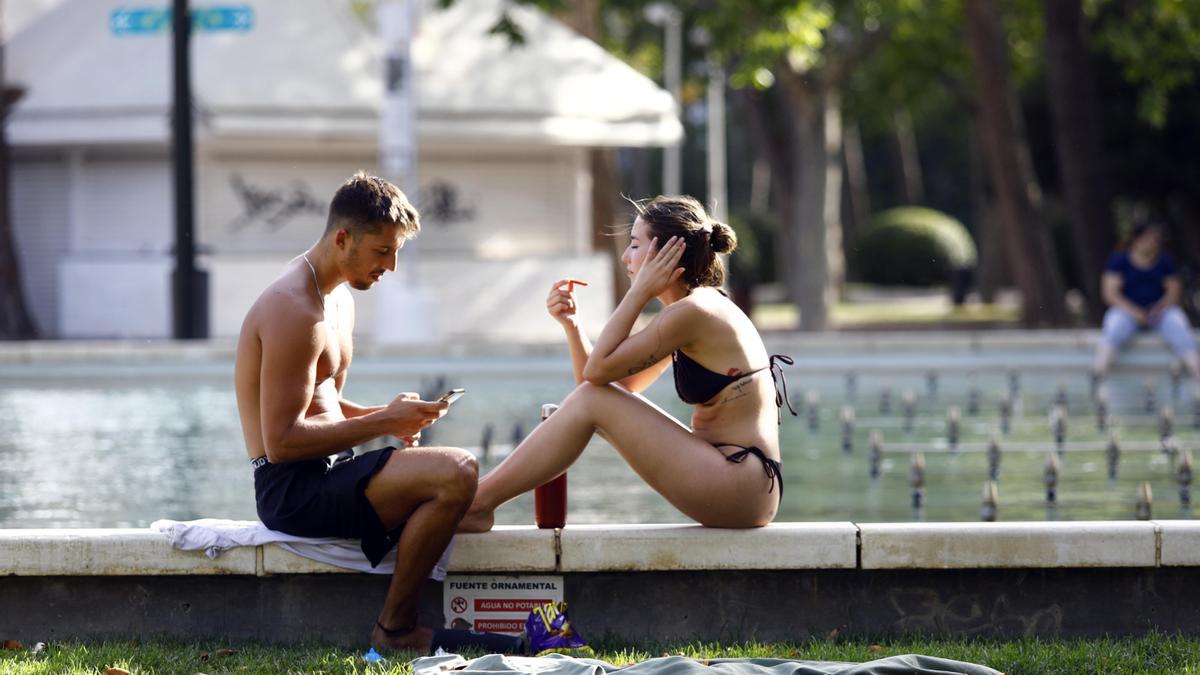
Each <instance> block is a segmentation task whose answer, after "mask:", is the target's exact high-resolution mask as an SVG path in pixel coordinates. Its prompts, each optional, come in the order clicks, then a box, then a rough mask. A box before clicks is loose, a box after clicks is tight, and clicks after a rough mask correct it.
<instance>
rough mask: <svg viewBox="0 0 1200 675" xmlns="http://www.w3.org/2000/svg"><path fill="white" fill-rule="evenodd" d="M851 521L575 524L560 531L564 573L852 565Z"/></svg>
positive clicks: (853, 533)
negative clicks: (748, 526)
mask: <svg viewBox="0 0 1200 675" xmlns="http://www.w3.org/2000/svg"><path fill="white" fill-rule="evenodd" d="M857 537H858V529H857V528H856V527H855V526H854V523H773V524H771V525H768V526H767V527H764V528H760V529H752V530H723V529H715V528H707V527H701V526H700V525H574V526H571V527H567V528H564V529H563V530H562V531H561V540H560V541H561V547H562V559H561V562H560V568H559V569H560V571H562V572H609V571H612V572H616V571H620V572H650V571H663V570H732V569H737V570H778V569H854V567H855V565H856V559H857V551H856V546H857V544H856V541H857Z"/></svg>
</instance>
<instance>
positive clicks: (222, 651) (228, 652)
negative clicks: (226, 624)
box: [213, 647, 237, 656]
mask: <svg viewBox="0 0 1200 675" xmlns="http://www.w3.org/2000/svg"><path fill="white" fill-rule="evenodd" d="M236 653H237V650H236V649H229V648H228V647H226V648H224V649H218V650H217V651H215V652H213V656H233V655H234V654H236Z"/></svg>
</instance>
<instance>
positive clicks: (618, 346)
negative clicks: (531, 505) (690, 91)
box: [459, 197, 795, 532]
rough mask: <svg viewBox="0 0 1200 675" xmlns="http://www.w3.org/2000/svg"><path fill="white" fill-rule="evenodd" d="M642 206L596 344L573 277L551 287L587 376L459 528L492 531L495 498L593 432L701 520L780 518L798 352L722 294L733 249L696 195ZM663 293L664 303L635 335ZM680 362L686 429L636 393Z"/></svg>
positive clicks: (518, 488) (535, 477)
mask: <svg viewBox="0 0 1200 675" xmlns="http://www.w3.org/2000/svg"><path fill="white" fill-rule="evenodd" d="M637 207H638V216H637V218H636V219H635V220H634V223H633V228H632V229H631V231H630V242H629V246H628V248H626V249H625V253H624V254H623V255H622V256H621V260H622V261H623V262H624V263H625V267H626V269H627V270H628V271H629V275H630V277H631V278H632V279H633V282H632V286H631V287H630V289H629V292H628V293H626V294H625V297H624V298H623V299H622V300H621V302H620V303H619V304H618V305H617V308H616V310H615V311H614V312H613V314H612V316H611V317H610V318H609V320H608V322H607V323H606V324H605V325H604V329H603V330H602V331H601V332H600V337H599V338H598V339H597V340H596V344H595V345H594V346H593V345H591V344H589V342H588V339H587V337H586V336H585V335H584V332H583V330H582V328H581V327H580V325H579V323H578V321H577V320H576V314H575V308H576V305H575V296H574V291H573V289H572V288H571V285H570V284H569V282H568V281H567V280H563V281H560V282H558V283H557V284H555V285H554V287H553V288H552V289H551V291H550V295H549V297H548V298H547V301H546V307H547V310H548V311H549V312H550V315H551V316H552V317H554V318H555V319H556V320H557V321H558V322H559V323H560V324H562V327H563V330H564V331H565V332H566V336H567V344H568V346H569V348H570V353H571V364H572V367H573V369H574V372H575V381H576V383H578V386H577V387H576V388H575V390H574V391H573V392H571V394H570V395H569V396H567V398H566V400H564V401H563V402H562V404H561V406H560V407H559V409H558V411H557V412H555V413H554V414H553V415H552V416H551V417H550V418H549V419H547V420H546V421H545V422H543V423H542V424H540V425H539V426H538V427H537V428H536V429H534V431H533V433H531V434H530V435H529V436H528V437H527V438H526V439H525V440H524V441H523V442H522V443H521V444H520V445H519V446H517V448H516V449H515V450H514V451H513V452H512V454H510V455H509V456H508V457H507V458H505V460H504V461H503V462H502V463H501V464H500V465H499V466H497V467H496V468H495V469H493V470H492V471H491V472H490V473H488V474H487V475H486V476H484V477H483V478H482V479H481V480H480V481H479V489H478V490H477V491H476V493H475V500H474V501H473V502H472V504H471V508H470V510H469V511H468V513H467V515H466V517H465V518H464V519H463V521H462V523H461V524H460V525H459V531H460V532H484V531H487V530H489V529H491V527H492V524H493V521H494V512H495V510H496V508H497V507H499V506H500V505H501V504H504V503H505V502H507V501H509V500H510V499H512V498H513V497H516V496H517V495H520V494H522V493H524V492H526V491H528V490H532V489H533V488H535V487H537V486H538V485H541V484H542V483H545V482H546V481H549V480H550V479H552V478H554V477H555V476H558V475H559V474H561V473H562V472H564V471H566V470H567V467H569V466H571V464H572V463H574V462H575V460H576V459H577V458H578V457H579V455H580V453H582V452H583V449H584V447H585V446H586V445H587V443H588V441H589V440H591V438H592V436H593V435H594V434H597V433H599V434H600V435H601V436H602V437H603V438H605V439H606V440H607V441H608V442H609V443H611V444H612V445H613V447H615V448H616V449H617V451H618V452H619V453H620V454H621V456H622V457H623V458H624V459H625V461H626V462H628V463H629V465H630V466H631V467H632V468H633V470H634V471H635V472H637V474H638V475H639V476H641V477H642V479H643V480H645V481H646V483H648V484H649V485H650V487H652V488H654V489H655V490H656V491H658V492H659V493H660V494H661V495H662V496H663V497H665V498H666V499H667V501H669V502H670V503H671V504H673V505H674V506H675V507H676V508H678V509H679V510H680V511H681V512H683V513H684V514H685V515H687V516H688V517H689V518H692V519H693V520H695V521H696V522H698V523H700V524H702V525H706V526H709V527H729V528H747V527H761V526H763V525H766V524H767V523H769V522H771V520H772V519H773V518H774V517H775V514H776V512H777V511H778V508H779V499H780V496H781V495H782V494H783V474H782V471H781V463H780V458H779V422H780V417H779V410H778V409H777V406H779V405H782V404H783V403H786V402H787V391H786V385H783V382H782V374H783V373H782V370H781V369H780V368H781V367H780V366H779V363H778V362H779V361H782V362H784V363H789V364H790V363H791V359H789V358H788V357H786V356H768V354H767V350H766V348H765V347H764V346H763V341H762V338H761V337H760V336H759V334H758V331H757V329H755V327H754V324H753V323H751V322H750V319H749V317H747V316H746V315H745V314H744V313H743V312H742V311H741V310H740V309H738V307H737V306H736V305H735V304H734V303H733V302H732V301H731V300H730V299H729V298H728V297H726V295H725V294H724V293H723V292H722V291H721V290H720V288H721V285H722V284H723V283H724V282H725V268H724V265H723V264H722V262H721V260H720V258H718V257H717V254H719V253H728V252H730V251H732V250H733V249H734V248H735V247H736V246H737V239H736V238H735V236H734V233H733V230H732V229H731V228H730V227H729V226H728V225H726V224H724V223H719V222H715V221H714V220H712V219H711V218H709V216H708V214H706V213H705V211H704V208H703V207H702V206H701V205H700V204H699V203H698V202H697V201H696V200H695V199H692V198H691V197H657V198H655V199H653V200H651V201H649V202H645V203H640V204H637ZM654 298H658V300H659V301H660V302H662V304H663V309H662V310H661V311H660V312H658V314H657V315H655V317H654V318H653V319H652V320H651V321H650V322H649V323H648V324H647V325H646V327H645V328H644V329H642V330H640V331H638V332H636V333H635V332H633V325H634V322H635V321H636V320H637V318H638V316H639V315H640V314H641V312H642V310H643V309H644V308H645V307H646V304H647V303H649V302H650V301H651V300H652V299H654ZM672 363H673V364H674V377H675V390H676V392H677V393H678V394H679V397H680V398H681V399H683V401H684V402H685V403H689V404H692V405H694V406H695V410H694V412H693V413H692V424H691V427H690V428H689V427H688V426H686V425H684V424H682V423H681V422H679V421H678V420H676V419H675V418H673V417H671V416H670V415H669V414H667V413H666V412H665V411H663V410H662V409H661V408H659V407H658V406H656V405H654V404H653V403H651V402H650V401H648V400H647V399H645V398H644V397H642V396H640V395H639V394H638V392H641V391H642V390H644V389H645V388H646V387H648V386H650V384H651V383H653V382H654V381H655V380H656V379H658V378H659V376H661V375H662V374H663V372H664V371H666V369H667V367H668V366H670V365H672ZM777 371H778V375H779V378H780V379H779V385H781V386H784V387H785V388H784V389H783V391H782V392H781V391H779V390H778V389H777V384H776V373H777ZM789 409H790V404H789ZM793 414H795V412H794V411H793ZM747 460H748V461H747Z"/></svg>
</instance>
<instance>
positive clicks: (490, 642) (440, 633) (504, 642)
mask: <svg viewBox="0 0 1200 675" xmlns="http://www.w3.org/2000/svg"><path fill="white" fill-rule="evenodd" d="M375 626H376V627H377V628H378V629H379V630H381V631H383V634H384V635H386V636H388V637H390V638H396V637H400V636H402V635H407V634H408V633H411V632H413V631H414V630H416V628H417V626H416V625H415V624H414V625H412V626H403V627H401V628H388V627H387V626H385V625H383V624H382V623H380V622H379V621H376V622H375ZM464 647H467V648H472V649H479V650H481V651H484V652H487V653H489V654H524V653H525V639H524V638H522V637H519V636H514V635H504V634H502V633H481V632H477V631H473V630H452V629H448V628H434V629H433V640H432V641H431V642H430V643H429V653H430V654H433V653H436V652H437V650H439V649H441V650H444V651H447V652H451V651H454V650H456V649H462V648H464Z"/></svg>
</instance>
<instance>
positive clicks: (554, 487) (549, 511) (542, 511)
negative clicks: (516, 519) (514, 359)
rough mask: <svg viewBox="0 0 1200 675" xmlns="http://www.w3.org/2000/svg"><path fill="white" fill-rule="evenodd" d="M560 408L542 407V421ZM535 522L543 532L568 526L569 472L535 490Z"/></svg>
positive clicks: (550, 404)
mask: <svg viewBox="0 0 1200 675" xmlns="http://www.w3.org/2000/svg"><path fill="white" fill-rule="evenodd" d="M555 410H558V406H556V405H554V404H553V403H546V404H544V405H542V421H543V422H545V421H546V418H547V417H549V416H550V415H551V413H553V412H554V411H555ZM533 520H534V522H535V523H537V526H538V527H539V528H541V529H543V530H552V529H554V528H558V527H563V526H564V525H566V524H567V472H566V471H564V472H562V473H561V474H559V475H558V477H557V478H552V479H550V480H549V481H547V482H546V483H544V484H542V485H539V486H538V487H536V488H534V490H533Z"/></svg>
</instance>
